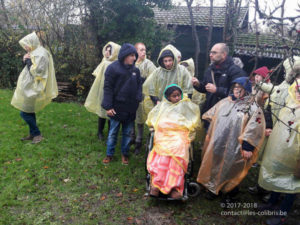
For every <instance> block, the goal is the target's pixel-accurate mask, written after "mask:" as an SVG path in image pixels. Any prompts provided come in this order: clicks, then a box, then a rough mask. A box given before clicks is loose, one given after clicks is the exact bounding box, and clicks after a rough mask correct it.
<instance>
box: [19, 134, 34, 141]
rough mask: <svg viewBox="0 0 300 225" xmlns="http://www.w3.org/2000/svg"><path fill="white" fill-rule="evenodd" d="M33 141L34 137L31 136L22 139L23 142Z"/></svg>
mask: <svg viewBox="0 0 300 225" xmlns="http://www.w3.org/2000/svg"><path fill="white" fill-rule="evenodd" d="M32 140H33V136H32V135H31V134H29V135H28V136H27V137H23V138H21V141H32Z"/></svg>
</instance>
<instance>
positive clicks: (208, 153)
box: [197, 96, 265, 194]
mask: <svg viewBox="0 0 300 225" xmlns="http://www.w3.org/2000/svg"><path fill="white" fill-rule="evenodd" d="M202 118H203V119H205V120H208V121H210V127H209V130H208V132H207V135H206V138H205V143H204V146H203V152H202V162H201V167H200V169H199V173H198V178H197V181H198V182H199V183H201V184H203V185H204V186H205V187H206V188H207V189H208V190H210V191H211V192H213V193H215V194H218V193H219V192H220V191H222V192H223V193H227V192H229V191H231V190H232V189H233V188H234V187H236V186H237V185H238V184H239V183H240V182H241V181H242V180H243V179H244V177H245V176H246V175H247V173H248V170H249V169H250V167H251V166H252V164H253V163H254V162H255V161H256V159H257V155H258V150H259V148H260V146H261V144H262V142H263V140H264V133H265V119H264V114H263V111H262V109H261V108H259V107H258V106H257V105H256V103H254V102H253V101H252V99H251V98H250V97H249V96H246V97H244V98H243V99H237V100H236V101H233V100H232V98H231V96H229V97H227V98H225V99H223V100H221V101H220V102H218V103H217V104H216V105H215V106H213V107H212V108H211V109H210V110H208V111H207V112H206V113H205V114H204V115H203V117H202ZM243 141H247V142H248V143H249V144H251V145H252V146H254V148H255V149H254V151H253V155H252V157H251V158H250V159H249V160H244V159H243V157H242V143H243Z"/></svg>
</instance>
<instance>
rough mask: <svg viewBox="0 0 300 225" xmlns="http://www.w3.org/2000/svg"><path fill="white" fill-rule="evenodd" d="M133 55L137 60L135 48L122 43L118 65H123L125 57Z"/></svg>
mask: <svg viewBox="0 0 300 225" xmlns="http://www.w3.org/2000/svg"><path fill="white" fill-rule="evenodd" d="M132 53H134V54H135V56H136V59H137V58H138V53H137V51H136V49H135V47H134V46H133V45H132V44H129V43H124V44H123V45H122V47H121V49H120V52H119V55H118V60H119V62H120V63H124V59H125V57H126V56H128V55H130V54H132Z"/></svg>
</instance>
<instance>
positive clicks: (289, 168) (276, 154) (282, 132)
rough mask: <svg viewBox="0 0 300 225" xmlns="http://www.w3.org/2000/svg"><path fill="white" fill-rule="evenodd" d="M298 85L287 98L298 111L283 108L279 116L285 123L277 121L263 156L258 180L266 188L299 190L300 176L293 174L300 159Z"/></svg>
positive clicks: (284, 190) (291, 89)
mask: <svg viewBox="0 0 300 225" xmlns="http://www.w3.org/2000/svg"><path fill="white" fill-rule="evenodd" d="M299 82H300V80H299ZM295 87H296V83H294V84H293V85H292V86H291V87H290V88H289V98H288V101H287V106H288V107H289V108H292V109H295V111H294V113H292V111H291V109H289V108H287V107H284V108H282V109H281V111H280V113H279V119H280V120H281V121H282V122H283V123H285V124H286V125H284V124H283V123H282V122H280V121H278V122H277V123H276V125H275V127H274V129H273V131H272V133H271V135H270V137H269V141H268V143H267V146H266V150H265V153H264V156H263V161H262V165H261V168H260V173H259V179H258V183H259V185H260V186H261V187H263V188H264V189H266V190H270V191H276V192H283V193H300V178H297V177H295V176H294V173H295V172H296V168H297V162H298V163H299V161H300V134H299V132H300V102H299V101H297V100H296V94H295ZM287 125H289V126H290V128H292V129H290V128H289V127H288V126H287ZM296 131H298V133H297V132H296ZM298 169H299V168H298Z"/></svg>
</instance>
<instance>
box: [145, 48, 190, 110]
mask: <svg viewBox="0 0 300 225" xmlns="http://www.w3.org/2000/svg"><path fill="white" fill-rule="evenodd" d="M157 63H158V64H159V67H158V68H157V69H156V70H154V72H153V73H152V74H151V75H150V76H149V78H148V79H147V80H146V81H145V83H144V85H143V93H144V94H145V95H148V96H150V97H151V100H152V101H153V103H154V104H155V105H156V104H157V103H158V102H160V101H161V100H162V98H163V92H164V90H165V88H166V87H167V86H168V85H170V84H177V85H178V86H180V87H181V89H182V91H183V93H185V94H188V95H189V96H190V97H191V96H192V94H193V87H192V83H191V78H192V77H191V75H190V73H189V72H188V70H187V69H186V68H185V67H184V66H179V65H178V58H177V54H176V52H175V51H174V49H173V48H172V47H170V45H168V46H166V47H165V48H163V49H162V50H161V52H160V54H159V56H158V59H157Z"/></svg>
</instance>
